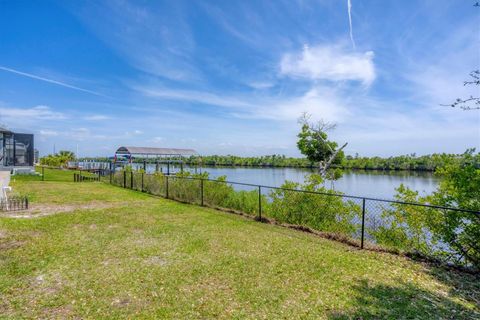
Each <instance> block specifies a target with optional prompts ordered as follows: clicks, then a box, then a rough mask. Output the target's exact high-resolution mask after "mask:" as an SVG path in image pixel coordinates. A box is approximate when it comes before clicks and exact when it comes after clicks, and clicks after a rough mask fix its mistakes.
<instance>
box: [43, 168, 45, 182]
mask: <svg viewBox="0 0 480 320" xmlns="http://www.w3.org/2000/svg"><path fill="white" fill-rule="evenodd" d="M42 181H45V167H44V166H42Z"/></svg>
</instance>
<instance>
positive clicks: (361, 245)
mask: <svg viewBox="0 0 480 320" xmlns="http://www.w3.org/2000/svg"><path fill="white" fill-rule="evenodd" d="M364 239H365V198H363V200H362V239H361V242H360V249H363V241H364Z"/></svg>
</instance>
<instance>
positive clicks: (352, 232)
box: [101, 171, 480, 266]
mask: <svg viewBox="0 0 480 320" xmlns="http://www.w3.org/2000/svg"><path fill="white" fill-rule="evenodd" d="M101 176H102V177H107V176H108V175H106V174H102V175H101ZM108 177H109V181H110V183H112V184H114V185H117V186H120V187H123V188H129V189H134V190H138V191H142V192H147V193H150V194H153V195H157V196H162V197H166V198H169V199H173V200H177V201H181V202H187V203H192V204H198V205H202V206H209V207H214V208H221V209H226V210H229V211H234V212H241V213H242V214H248V215H251V216H252V217H255V218H256V219H259V220H269V221H271V222H275V223H282V224H288V225H290V226H294V227H297V228H298V227H301V228H302V229H304V230H310V231H313V232H317V233H321V234H323V235H325V236H328V237H330V238H334V239H337V240H342V241H345V242H348V243H350V244H353V245H356V246H358V247H360V248H369V249H378V250H389V251H396V252H404V253H408V254H415V255H419V256H422V257H425V258H433V259H436V260H443V261H446V262H448V263H452V264H458V265H476V266H479V265H480V247H479V243H480V212H475V211H469V210H462V209H458V208H447V207H441V206H434V205H429V204H420V203H408V202H401V201H392V200H382V199H374V198H364V197H355V196H348V195H344V194H342V193H340V192H337V191H333V190H332V191H327V192H317V191H315V190H298V189H288V188H279V187H269V186H260V185H253V184H246V183H236V182H230V181H226V180H224V179H217V180H213V179H205V178H197V177H192V176H181V175H176V176H167V175H163V174H161V173H156V174H145V173H142V172H132V171H119V172H116V173H111V174H110V175H109V176H108Z"/></svg>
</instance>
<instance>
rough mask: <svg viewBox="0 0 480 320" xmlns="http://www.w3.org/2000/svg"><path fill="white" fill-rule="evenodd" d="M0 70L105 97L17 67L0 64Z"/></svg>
mask: <svg viewBox="0 0 480 320" xmlns="http://www.w3.org/2000/svg"><path fill="white" fill-rule="evenodd" d="M0 70H3V71H7V72H11V73H15V74H18V75H21V76H24V77H28V78H32V79H36V80H40V81H45V82H48V83H53V84H56V85H59V86H62V87H65V88H70V89H73V90H77V91H82V92H86V93H90V94H94V95H96V96H101V97H105V96H104V95H103V94H101V93H98V92H95V91H91V90H87V89H83V88H79V87H76V86H72V85H70V84H68V83H64V82H60V81H56V80H52V79H47V78H43V77H39V76H36V75H34V74H31V73H26V72H22V71H18V70H15V69H10V68H7V67H2V66H0Z"/></svg>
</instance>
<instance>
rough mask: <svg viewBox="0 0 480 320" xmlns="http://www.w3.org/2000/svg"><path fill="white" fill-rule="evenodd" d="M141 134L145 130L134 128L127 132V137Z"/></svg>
mask: <svg viewBox="0 0 480 320" xmlns="http://www.w3.org/2000/svg"><path fill="white" fill-rule="evenodd" d="M141 134H143V131H141V130H138V129H136V130H133V131H127V132H125V137H133V136H139V135H141Z"/></svg>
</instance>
